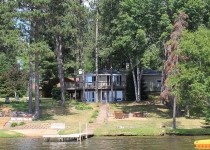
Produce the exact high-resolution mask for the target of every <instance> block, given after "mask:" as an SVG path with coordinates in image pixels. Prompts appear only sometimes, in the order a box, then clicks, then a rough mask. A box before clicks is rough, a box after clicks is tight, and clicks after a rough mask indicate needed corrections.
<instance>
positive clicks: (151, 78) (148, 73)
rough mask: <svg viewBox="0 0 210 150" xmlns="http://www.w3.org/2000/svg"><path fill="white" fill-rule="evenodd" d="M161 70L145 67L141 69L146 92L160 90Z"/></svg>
mask: <svg viewBox="0 0 210 150" xmlns="http://www.w3.org/2000/svg"><path fill="white" fill-rule="evenodd" d="M161 77H162V73H161V71H157V70H150V69H146V70H144V71H143V75H142V78H143V79H144V83H145V86H146V87H147V88H146V90H145V91H146V92H160V91H161Z"/></svg>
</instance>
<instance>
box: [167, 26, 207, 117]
mask: <svg viewBox="0 0 210 150" xmlns="http://www.w3.org/2000/svg"><path fill="white" fill-rule="evenodd" d="M209 37H210V30H209V29H207V28H206V27H203V26H200V27H199V28H198V30H197V31H195V32H190V31H187V30H186V31H185V32H184V33H183V36H182V38H181V40H180V48H179V52H178V54H179V56H180V57H179V60H180V61H179V64H178V66H177V69H178V70H179V71H178V74H174V75H172V76H171V77H170V82H169V83H170V84H171V85H173V84H175V82H176V86H175V88H174V93H176V94H177V96H178V100H179V101H180V104H182V105H184V106H185V108H186V110H187V112H188V115H189V116H190V115H196V114H198V113H199V114H201V113H202V111H204V113H205V116H206V120H208V119H209V117H208V114H209V111H208V110H209V90H210V88H209V83H210V82H209V81H210V78H209V73H210V72H209V63H210V60H209V57H210V49H209V46H210V45H209V42H208V41H209Z"/></svg>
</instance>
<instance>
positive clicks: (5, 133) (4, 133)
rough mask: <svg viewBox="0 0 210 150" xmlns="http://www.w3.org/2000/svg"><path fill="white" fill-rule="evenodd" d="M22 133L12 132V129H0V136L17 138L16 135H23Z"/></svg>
mask: <svg viewBox="0 0 210 150" xmlns="http://www.w3.org/2000/svg"><path fill="white" fill-rule="evenodd" d="M23 136H24V135H23V134H20V133H17V132H13V131H7V130H0V138H17V137H23Z"/></svg>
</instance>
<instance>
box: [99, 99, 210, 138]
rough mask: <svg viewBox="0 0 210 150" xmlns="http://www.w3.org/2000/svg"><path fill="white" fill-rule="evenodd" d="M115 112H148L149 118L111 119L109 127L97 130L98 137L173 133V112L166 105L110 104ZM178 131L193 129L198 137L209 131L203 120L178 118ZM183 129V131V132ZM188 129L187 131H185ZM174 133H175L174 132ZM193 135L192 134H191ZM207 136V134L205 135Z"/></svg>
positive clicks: (149, 103)
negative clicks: (203, 126) (204, 126)
mask: <svg viewBox="0 0 210 150" xmlns="http://www.w3.org/2000/svg"><path fill="white" fill-rule="evenodd" d="M115 110H121V111H124V112H129V113H133V112H144V111H146V112H148V113H149V116H148V117H147V118H139V119H137V118H133V119H132V118H129V119H127V120H126V118H125V119H120V120H119V119H114V118H112V119H109V122H108V124H107V125H104V126H103V127H101V128H98V129H97V130H96V134H97V135H140V136H143V135H162V134H163V133H167V132H168V131H173V130H171V129H172V116H171V111H170V110H168V109H167V108H166V106H164V105H160V104H155V103H151V102H141V103H136V102H125V103H116V104H110V113H111V115H112V113H113V112H114V111H115ZM176 120H177V121H176V123H177V128H178V129H180V130H177V131H176V132H178V131H180V133H184V134H185V132H181V131H186V132H187V131H189V132H191V130H190V129H193V130H195V129H196V130H195V131H197V132H196V134H198V133H199V131H200V132H201V133H199V134H198V135H202V134H203V133H205V131H207V130H208V129H203V128H202V125H203V123H204V122H205V121H204V120H203V118H196V119H194V118H193V119H190V118H185V117H177V119H176ZM182 129H183V130H182ZM185 129H186V130H185ZM173 132H174V131H173ZM207 133H210V132H207ZM190 134H191V133H190ZM204 135H205V134H204Z"/></svg>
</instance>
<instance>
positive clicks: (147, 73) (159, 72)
mask: <svg viewBox="0 0 210 150" xmlns="http://www.w3.org/2000/svg"><path fill="white" fill-rule="evenodd" d="M143 75H161V71H158V70H152V69H144V70H143Z"/></svg>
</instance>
